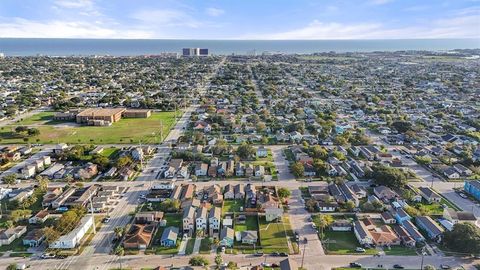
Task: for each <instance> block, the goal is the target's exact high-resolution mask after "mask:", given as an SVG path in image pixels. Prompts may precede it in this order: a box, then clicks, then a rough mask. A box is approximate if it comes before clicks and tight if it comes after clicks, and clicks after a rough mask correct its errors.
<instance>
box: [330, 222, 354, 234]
mask: <svg viewBox="0 0 480 270" xmlns="http://www.w3.org/2000/svg"><path fill="white" fill-rule="evenodd" d="M330 228H331V229H332V231H334V232H347V231H351V230H352V223H351V222H350V221H348V220H346V219H337V220H335V221H334V222H333V223H332V225H330Z"/></svg>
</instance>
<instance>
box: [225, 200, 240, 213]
mask: <svg viewBox="0 0 480 270" xmlns="http://www.w3.org/2000/svg"><path fill="white" fill-rule="evenodd" d="M242 206H243V200H228V201H227V200H225V201H223V208H222V212H223V214H225V213H235V212H240V207H242Z"/></svg>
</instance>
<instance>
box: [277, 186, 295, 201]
mask: <svg viewBox="0 0 480 270" xmlns="http://www.w3.org/2000/svg"><path fill="white" fill-rule="evenodd" d="M277 194H278V197H280V198H281V199H286V198H288V197H290V195H292V192H291V191H290V190H288V189H286V188H284V187H282V188H279V189H278V191H277Z"/></svg>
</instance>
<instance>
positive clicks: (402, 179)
mask: <svg viewBox="0 0 480 270" xmlns="http://www.w3.org/2000/svg"><path fill="white" fill-rule="evenodd" d="M370 177H371V178H373V180H375V183H377V184H379V185H385V186H388V187H392V188H393V187H395V188H403V187H404V186H405V184H407V176H406V175H405V173H404V172H403V171H401V170H400V169H397V168H392V167H387V166H385V165H382V164H375V165H374V166H372V172H371V173H370Z"/></svg>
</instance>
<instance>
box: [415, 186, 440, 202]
mask: <svg viewBox="0 0 480 270" xmlns="http://www.w3.org/2000/svg"><path fill="white" fill-rule="evenodd" d="M418 192H419V194H420V195H421V196H422V198H424V199H425V200H426V201H427V202H428V203H432V202H440V201H441V200H442V197H441V196H440V195H438V194H437V193H436V192H435V191H434V190H433V189H431V188H429V187H419V188H418Z"/></svg>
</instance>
